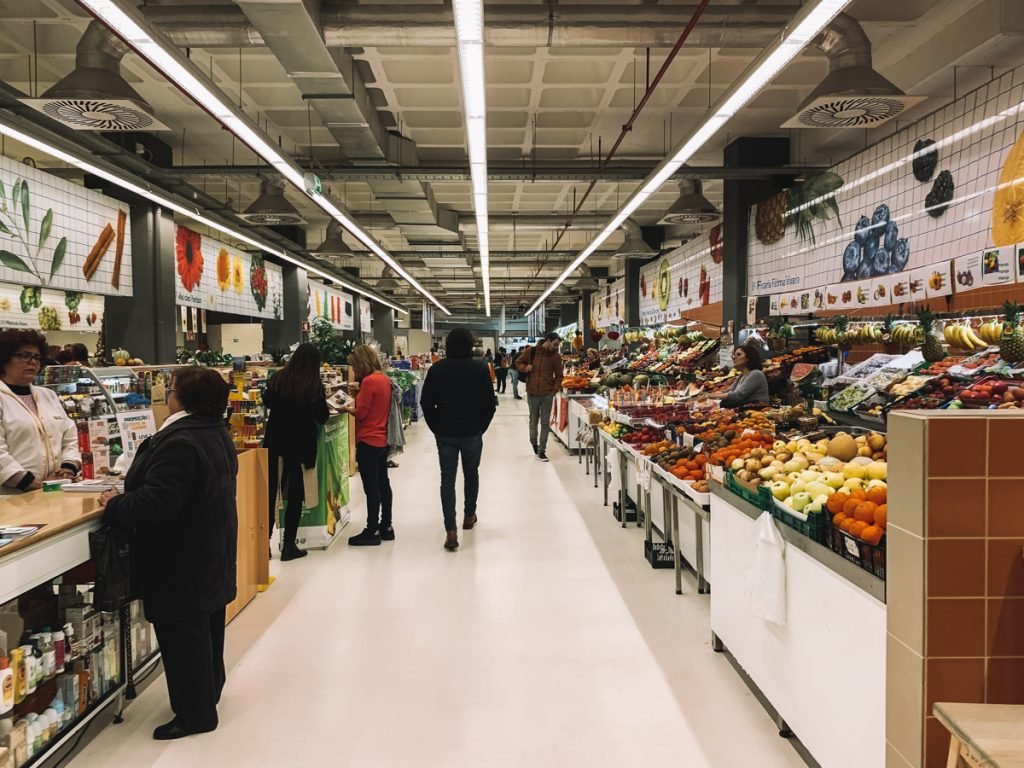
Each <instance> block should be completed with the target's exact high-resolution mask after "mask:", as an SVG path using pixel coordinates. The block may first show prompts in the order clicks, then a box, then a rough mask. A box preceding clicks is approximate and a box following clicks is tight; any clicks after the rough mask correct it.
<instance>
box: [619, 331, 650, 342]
mask: <svg viewBox="0 0 1024 768" xmlns="http://www.w3.org/2000/svg"><path fill="white" fill-rule="evenodd" d="M623 338H624V339H625V340H626V343H627V344H636V343H638V342H641V341H644V340H645V339H646V338H647V335H646V334H645V333H644V332H643V331H626V333H625V335H624V336H623Z"/></svg>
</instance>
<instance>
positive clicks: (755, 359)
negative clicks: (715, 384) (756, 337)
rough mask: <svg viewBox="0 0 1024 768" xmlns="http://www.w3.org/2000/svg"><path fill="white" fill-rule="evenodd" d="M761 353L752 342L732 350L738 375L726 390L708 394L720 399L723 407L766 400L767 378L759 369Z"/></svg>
mask: <svg viewBox="0 0 1024 768" xmlns="http://www.w3.org/2000/svg"><path fill="white" fill-rule="evenodd" d="M763 361H764V356H763V353H762V352H761V350H760V349H758V348H757V347H756V346H754V345H753V344H743V345H742V346H739V347H736V349H734V350H733V352H732V365H733V368H734V369H735V370H736V373H738V374H739V376H737V377H736V379H735V380H734V381H733V383H732V386H731V387H729V391H728V392H723V393H720V394H714V395H709V397H710V398H711V399H712V400H721V401H722V407H724V408H739V407H740V406H744V405H749V404H751V403H767V402H768V379H767V378H766V377H765V375H764V372H763V371H762V370H761V365H762V363H763Z"/></svg>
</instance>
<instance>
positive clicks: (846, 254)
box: [843, 243, 861, 273]
mask: <svg viewBox="0 0 1024 768" xmlns="http://www.w3.org/2000/svg"><path fill="white" fill-rule="evenodd" d="M860 260H861V252H860V246H859V245H857V244H856V243H850V244H849V245H848V246H846V250H845V251H843V271H844V272H850V273H854V272H856V271H857V267H858V266H860Z"/></svg>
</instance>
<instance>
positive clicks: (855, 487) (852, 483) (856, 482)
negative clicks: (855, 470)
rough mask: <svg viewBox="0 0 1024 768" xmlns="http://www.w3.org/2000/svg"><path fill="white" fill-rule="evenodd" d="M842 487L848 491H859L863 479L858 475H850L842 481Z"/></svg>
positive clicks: (862, 486) (862, 484)
mask: <svg viewBox="0 0 1024 768" xmlns="http://www.w3.org/2000/svg"><path fill="white" fill-rule="evenodd" d="M843 488H846V489H847V490H848V491H859V490H862V489H863V488H864V481H863V480H861V479H860V478H859V477H851V478H850V479H848V480H847V481H846V482H844V483H843Z"/></svg>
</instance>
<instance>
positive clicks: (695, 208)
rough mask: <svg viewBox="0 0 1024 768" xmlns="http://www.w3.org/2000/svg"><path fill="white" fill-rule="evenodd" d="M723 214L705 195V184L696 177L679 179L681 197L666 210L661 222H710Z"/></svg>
mask: <svg viewBox="0 0 1024 768" xmlns="http://www.w3.org/2000/svg"><path fill="white" fill-rule="evenodd" d="M720 218H722V214H721V213H719V211H718V209H717V208H715V205H714V203H712V202H711V201H710V200H708V199H707V198H706V197H704V191H703V186H702V185H701V183H700V181H697V180H694V179H680V180H679V198H678V199H677V200H676V201H675V202H674V203H672V207H671V208H669V209H668V210H667V211H665V215H664V216H662V217H661V220H660V221H659V222H658V223H659V224H708V223H710V222H712V221H718V220H719V219H720Z"/></svg>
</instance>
